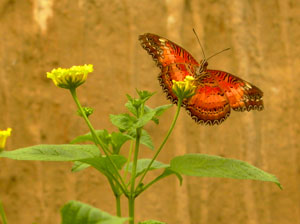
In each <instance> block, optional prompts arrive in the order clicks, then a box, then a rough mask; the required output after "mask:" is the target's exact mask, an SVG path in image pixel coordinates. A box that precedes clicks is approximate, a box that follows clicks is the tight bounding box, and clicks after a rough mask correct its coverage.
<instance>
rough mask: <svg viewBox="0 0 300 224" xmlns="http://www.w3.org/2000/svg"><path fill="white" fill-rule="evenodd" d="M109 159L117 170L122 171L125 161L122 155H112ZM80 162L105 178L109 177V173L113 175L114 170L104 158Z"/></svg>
mask: <svg viewBox="0 0 300 224" xmlns="http://www.w3.org/2000/svg"><path fill="white" fill-rule="evenodd" d="M110 159H111V160H112V161H113V163H114V164H115V165H116V167H117V168H118V169H119V170H121V169H122V167H123V166H124V164H125V163H126V161H127V159H126V158H125V157H124V156H122V155H112V156H110ZM80 162H83V163H86V164H89V165H91V166H92V167H94V168H96V169H97V170H98V171H100V172H101V173H103V174H104V175H106V176H107V175H110V174H111V173H114V174H115V169H114V167H113V165H112V164H111V162H110V161H109V159H108V158H107V157H106V156H101V157H95V158H87V159H82V160H80Z"/></svg>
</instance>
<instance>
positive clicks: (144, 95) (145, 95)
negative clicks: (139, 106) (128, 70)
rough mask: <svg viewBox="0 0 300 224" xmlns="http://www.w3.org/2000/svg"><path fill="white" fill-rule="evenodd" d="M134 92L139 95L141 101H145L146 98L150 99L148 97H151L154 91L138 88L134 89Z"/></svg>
mask: <svg viewBox="0 0 300 224" xmlns="http://www.w3.org/2000/svg"><path fill="white" fill-rule="evenodd" d="M136 92H137V94H138V95H139V97H140V99H141V100H142V101H143V102H146V101H147V100H149V99H150V97H152V96H153V95H154V94H155V92H153V93H151V92H148V91H145V90H144V91H142V90H138V89H136Z"/></svg>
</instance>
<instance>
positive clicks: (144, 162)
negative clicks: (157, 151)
mask: <svg viewBox="0 0 300 224" xmlns="http://www.w3.org/2000/svg"><path fill="white" fill-rule="evenodd" d="M150 162H151V159H139V160H138V161H137V167H136V175H137V176H139V175H141V174H142V173H143V172H144V171H145V170H146V169H147V167H148V165H149V164H150ZM166 167H169V165H168V164H164V163H162V162H159V161H156V160H154V162H153V163H152V165H151V167H150V169H149V170H155V169H162V168H166ZM128 171H129V172H130V173H131V171H132V162H131V163H129V166H128Z"/></svg>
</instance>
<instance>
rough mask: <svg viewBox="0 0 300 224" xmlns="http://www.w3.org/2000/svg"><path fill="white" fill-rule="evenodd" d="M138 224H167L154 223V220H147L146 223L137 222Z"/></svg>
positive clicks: (162, 223) (161, 223) (163, 223)
mask: <svg viewBox="0 0 300 224" xmlns="http://www.w3.org/2000/svg"><path fill="white" fill-rule="evenodd" d="M138 224H167V223H165V222H160V221H156V220H147V221H143V222H139V223H138Z"/></svg>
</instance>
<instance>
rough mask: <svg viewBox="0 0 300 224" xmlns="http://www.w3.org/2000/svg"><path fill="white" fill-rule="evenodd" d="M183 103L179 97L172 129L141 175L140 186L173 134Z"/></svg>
mask: <svg viewBox="0 0 300 224" xmlns="http://www.w3.org/2000/svg"><path fill="white" fill-rule="evenodd" d="M181 104H182V99H178V102H177V111H176V114H175V117H174V119H173V121H172V124H171V126H170V129H169V131H168V133H167V135H166V137H165V139H164V140H163V142H162V143H161V145H160V146H159V148H158V150H157V151H156V153H155V155H154V157H153V158H152V160H151V162H150V163H149V165H148V166H147V169H146V170H145V171H144V173H143V175H142V177H141V179H140V181H139V184H138V185H137V186H139V185H140V184H141V183H142V182H143V180H144V178H145V176H146V174H147V172H148V171H149V169H150V167H151V166H152V164H153V162H154V161H155V159H156V158H157V156H158V154H159V153H160V151H161V150H162V148H163V147H164V145H165V144H166V142H167V140H168V138H169V137H170V135H171V133H172V131H173V129H174V127H175V124H176V121H177V118H178V116H179V112H180V109H181Z"/></svg>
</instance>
